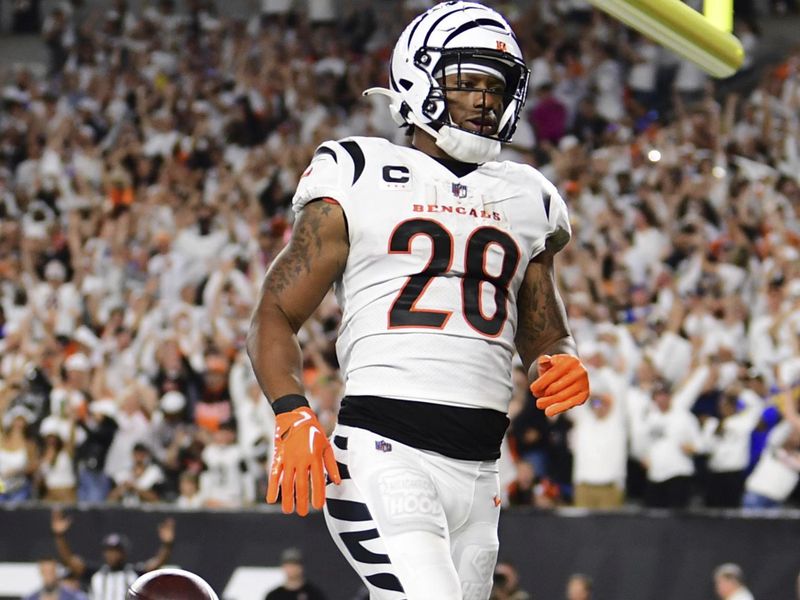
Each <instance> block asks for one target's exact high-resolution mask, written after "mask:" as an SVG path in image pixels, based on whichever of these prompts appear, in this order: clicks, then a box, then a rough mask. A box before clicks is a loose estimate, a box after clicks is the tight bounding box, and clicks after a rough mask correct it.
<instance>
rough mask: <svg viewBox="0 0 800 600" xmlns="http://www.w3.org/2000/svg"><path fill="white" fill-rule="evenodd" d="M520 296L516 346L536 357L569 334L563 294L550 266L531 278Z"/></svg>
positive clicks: (523, 352)
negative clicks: (560, 292) (557, 286)
mask: <svg viewBox="0 0 800 600" xmlns="http://www.w3.org/2000/svg"><path fill="white" fill-rule="evenodd" d="M519 300H520V302H519V305H518V309H519V318H520V329H519V332H518V334H517V347H518V348H519V350H520V353H521V354H523V355H527V356H528V358H529V359H530V360H532V359H535V358H536V356H538V355H539V354H541V353H542V352H544V351H545V349H546V348H547V346H548V345H550V344H554V343H556V342H557V341H559V340H560V339H562V338H564V337H567V336H569V335H570V331H569V326H568V325H567V315H566V312H565V310H564V307H563V303H562V302H561V297H560V296H559V294H558V292H557V290H556V289H555V284H554V282H553V279H552V276H551V274H550V273H549V272H548V271H547V270H542V272H541V276H539V277H536V278H534V279H533V280H531V281H529V282H528V285H527V286H526V288H525V289H524V290H523V291H522V294H520V298H519Z"/></svg>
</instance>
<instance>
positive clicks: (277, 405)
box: [272, 394, 308, 415]
mask: <svg viewBox="0 0 800 600" xmlns="http://www.w3.org/2000/svg"><path fill="white" fill-rule="evenodd" d="M303 406H308V400H306V398H305V396H301V395H300V394H286V395H285V396H281V397H280V398H278V399H277V400H275V402H273V403H272V410H273V412H274V413H275V414H276V415H279V414H281V413H286V412H291V411H293V410H294V409H296V408H301V407H303Z"/></svg>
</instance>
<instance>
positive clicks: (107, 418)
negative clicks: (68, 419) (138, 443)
mask: <svg viewBox="0 0 800 600" xmlns="http://www.w3.org/2000/svg"><path fill="white" fill-rule="evenodd" d="M116 414H117V405H116V403H115V402H114V401H113V400H112V399H110V398H104V399H99V400H92V402H90V403H89V407H88V411H87V415H86V418H85V419H83V420H81V421H79V422H78V426H79V427H80V428H81V429H82V430H83V432H84V434H85V436H86V440H85V441H84V442H83V444H81V445H80V447H79V448H78V450H77V459H78V460H77V464H78V501H79V502H103V501H104V500H105V499H106V497H107V496H108V493H109V492H110V491H111V478H110V477H109V476H108V475H106V474H105V472H104V469H105V464H106V456H107V455H108V450H109V448H110V447H111V443H112V442H113V440H114V435H115V434H116V432H117V421H116Z"/></svg>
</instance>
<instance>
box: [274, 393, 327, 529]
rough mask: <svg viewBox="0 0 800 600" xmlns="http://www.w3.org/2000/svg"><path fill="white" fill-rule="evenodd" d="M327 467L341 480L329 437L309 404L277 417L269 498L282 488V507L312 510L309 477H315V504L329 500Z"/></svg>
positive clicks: (288, 510) (302, 511)
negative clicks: (327, 497) (326, 479)
mask: <svg viewBox="0 0 800 600" xmlns="http://www.w3.org/2000/svg"><path fill="white" fill-rule="evenodd" d="M325 471H327V472H328V476H329V477H330V479H331V481H333V482H334V483H337V484H338V483H341V481H342V478H341V476H340V475H339V467H338V466H336V459H335V458H334V457H333V448H331V444H330V442H328V438H326V437H325V433H324V431H323V429H322V425H320V424H319V421H318V420H317V415H315V414H314V411H313V410H311V409H310V408H309V407H307V406H301V407H300V408H295V409H294V410H292V411H289V412H285V413H281V414H279V415H276V417H275V456H274V457H273V459H272V468H271V469H270V473H269V485H268V487H267V502H269V503H270V504H274V503H275V502H276V501H277V500H278V491H279V490H280V492H281V508H282V509H283V512H285V513H287V514H289V513H291V512H292V511H293V510H294V507H295V495H296V496H297V514H298V515H300V516H301V517H304V516H306V515H307V514H308V480H309V476H310V477H311V505H312V506H313V507H314V508H316V509H320V508H322V505H323V504H325Z"/></svg>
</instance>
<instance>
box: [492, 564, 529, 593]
mask: <svg viewBox="0 0 800 600" xmlns="http://www.w3.org/2000/svg"><path fill="white" fill-rule="evenodd" d="M489 598H490V600H530V598H531V595H530V594H529V593H528V592H526V591H524V590H521V589H520V587H519V573H518V572H517V568H516V567H515V566H514V565H513V564H512V563H510V562H509V561H507V560H502V559H501V560H498V561H497V564H496V565H495V567H494V578H493V584H492V592H491V595H490V596H489Z"/></svg>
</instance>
